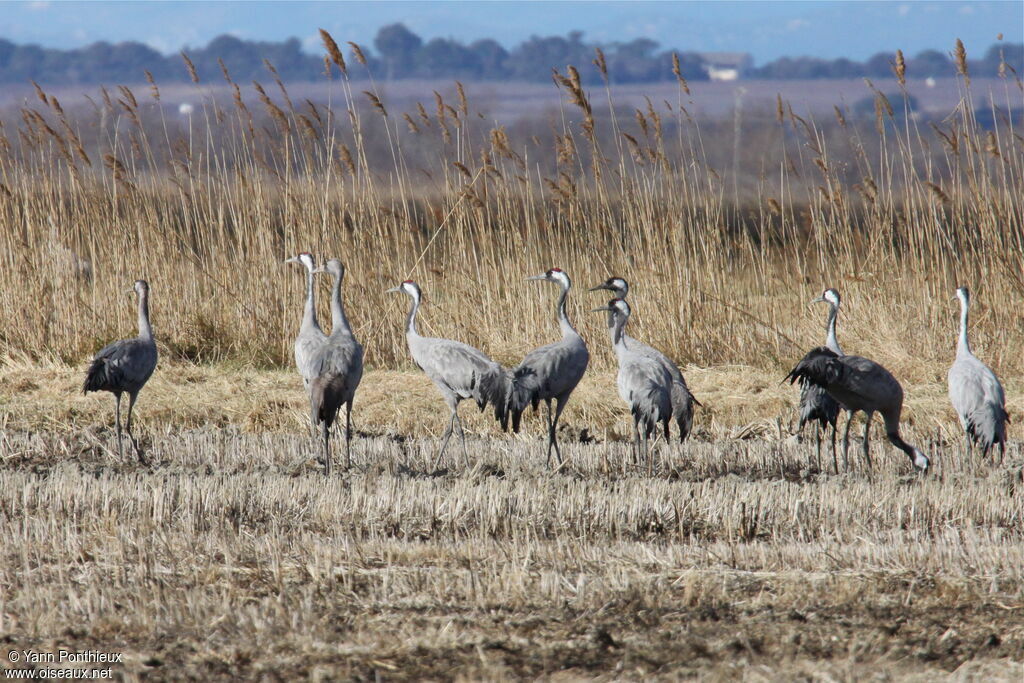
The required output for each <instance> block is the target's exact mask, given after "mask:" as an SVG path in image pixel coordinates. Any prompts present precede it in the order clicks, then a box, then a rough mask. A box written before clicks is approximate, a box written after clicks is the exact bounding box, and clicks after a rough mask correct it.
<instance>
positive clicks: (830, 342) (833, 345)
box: [825, 303, 846, 356]
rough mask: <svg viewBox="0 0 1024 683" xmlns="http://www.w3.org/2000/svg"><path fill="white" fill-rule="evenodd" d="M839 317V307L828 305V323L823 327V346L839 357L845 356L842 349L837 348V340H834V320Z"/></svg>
mask: <svg viewBox="0 0 1024 683" xmlns="http://www.w3.org/2000/svg"><path fill="white" fill-rule="evenodd" d="M838 317H839V307H838V306H836V305H835V304H832V303H830V304H829V308H828V323H827V324H826V326H825V346H826V347H827V348H828V349H829V350H830V351H834V352H835V353H837V354H839V355H840V356H844V355H846V354H844V353H843V348H842V347H841V346H839V340H838V339H837V338H836V318H838Z"/></svg>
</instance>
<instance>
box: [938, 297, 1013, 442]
mask: <svg viewBox="0 0 1024 683" xmlns="http://www.w3.org/2000/svg"><path fill="white" fill-rule="evenodd" d="M956 296H957V298H958V299H959V300H960V336H959V337H958V338H957V344H956V360H955V361H954V362H953V367H951V368H950V369H949V376H948V380H949V400H950V402H952V404H953V408H954V410H956V414H957V416H958V417H959V418H960V424H961V426H962V427H963V429H964V436H965V441H966V449H967V456H968V457H969V456H970V453H971V444H972V443H974V444H976V445H977V446H978V447H979V448H981V450H982V455H984V456H987V455H988V452H989V450H990V449H991V448H992V446H994V445H996V444H999V453H1000V460H1002V457H1003V455H1004V454H1005V451H1006V421H1007V419H1008V418H1009V415H1007V413H1006V395H1005V394H1004V393H1003V385H1002V384H1000V383H999V378H998V377H996V374H995V373H994V372H992V370H991V369H989V368H988V366H986V365H985V364H984V363H982V362H981V361H980V360H978V357H977V356H975V355H974V354H973V353H972V352H971V346H970V344H969V343H968V341H967V311H968V308H969V307H970V303H971V295H970V292H969V291H968V290H967V288H966V287H961V288H959V289H957V290H956Z"/></svg>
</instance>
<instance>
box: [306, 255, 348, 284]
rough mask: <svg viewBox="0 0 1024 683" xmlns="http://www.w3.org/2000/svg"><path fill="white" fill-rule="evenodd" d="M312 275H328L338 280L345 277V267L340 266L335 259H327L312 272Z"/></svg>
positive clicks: (339, 262)
mask: <svg viewBox="0 0 1024 683" xmlns="http://www.w3.org/2000/svg"><path fill="white" fill-rule="evenodd" d="M313 272H314V273H330V274H331V275H333V276H334V277H335V279H337V280H340V279H341V278H343V277H345V266H343V265H341V261H339V260H338V259H336V258H332V259H327V261H326V262H325V263H324V264H323V265H322V266H320V267H319V268H317V269H316V270H314V271H313Z"/></svg>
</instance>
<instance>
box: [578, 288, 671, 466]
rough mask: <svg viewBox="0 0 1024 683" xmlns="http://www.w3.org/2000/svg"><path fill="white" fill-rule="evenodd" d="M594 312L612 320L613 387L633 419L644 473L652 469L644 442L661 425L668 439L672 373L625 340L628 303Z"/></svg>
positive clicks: (619, 302) (618, 301)
mask: <svg viewBox="0 0 1024 683" xmlns="http://www.w3.org/2000/svg"><path fill="white" fill-rule="evenodd" d="M594 311H595V312H596V311H607V312H608V314H609V316H610V317H611V318H612V348H613V349H614V350H615V356H616V357H617V358H618V361H619V374H618V378H617V379H616V384H617V385H618V388H619V396H621V397H622V400H623V401H625V402H626V405H628V406H629V412H630V413H631V414H632V416H633V433H634V439H635V444H636V450H637V452H638V453H643V457H644V458H646V460H647V473H648V474H651V473H652V472H653V469H654V459H653V458H652V457H651V453H650V449H649V446H648V439H649V438H650V436H651V434H652V433H654V431H655V430H656V429H657V428H658V424H659V423H660V424H662V425H663V427H664V430H665V440H666V441H667V440H668V436H669V426H668V425H669V420H670V419H671V418H672V416H673V413H672V408H673V406H672V385H673V382H674V379H673V377H672V373H670V372H669V371H668V369H667V368H666V367H665V365H664V364H663V363H661V362H659V361H658V360H657V359H655V358H651V357H650V356H649V355H647V354H646V353H643V352H642V351H640V350H639V349H636V348H633V345H632V344H631V343H630V342H629V341H628V340H627V339H626V336H625V334H624V333H623V329H624V328H625V327H626V323H627V322H628V321H629V314H630V310H629V304H627V303H626V300H625V299H612V300H611V301H609V302H608V305H607V306H602V307H601V308H595V309H594Z"/></svg>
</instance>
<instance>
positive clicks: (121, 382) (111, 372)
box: [82, 337, 157, 393]
mask: <svg viewBox="0 0 1024 683" xmlns="http://www.w3.org/2000/svg"><path fill="white" fill-rule="evenodd" d="M156 362H157V350H156V344H154V343H153V342H152V341H144V340H142V339H139V338H138V337H135V338H132V339H122V340H120V341H116V342H113V343H112V344H108V345H106V346H104V347H103V348H102V349H100V350H99V351H97V352H96V355H95V356H93V360H92V363H91V364H90V365H89V369H88V370H87V371H86V375H85V381H84V382H83V383H82V393H86V392H90V391H101V390H109V389H114V390H119V391H130V390H132V389H134V388H136V387H139V386H141V385H143V384H145V383H146V381H147V380H148V379H149V377H150V376H151V375H152V374H153V370H154V369H155V368H156Z"/></svg>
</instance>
